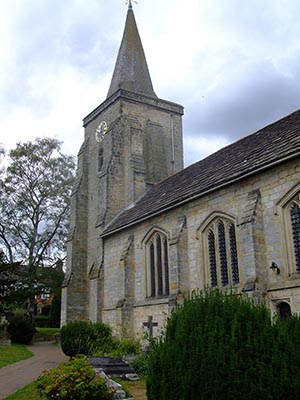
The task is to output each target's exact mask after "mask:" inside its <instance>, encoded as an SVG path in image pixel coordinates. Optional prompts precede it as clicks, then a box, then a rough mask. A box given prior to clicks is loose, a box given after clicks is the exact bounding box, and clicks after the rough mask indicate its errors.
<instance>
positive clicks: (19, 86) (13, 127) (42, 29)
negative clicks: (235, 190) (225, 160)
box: [0, 0, 300, 164]
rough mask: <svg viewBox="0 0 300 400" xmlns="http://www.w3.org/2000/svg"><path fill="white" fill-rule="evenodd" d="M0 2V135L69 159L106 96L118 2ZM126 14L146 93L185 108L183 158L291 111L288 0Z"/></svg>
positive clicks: (295, 52) (293, 42)
mask: <svg viewBox="0 0 300 400" xmlns="http://www.w3.org/2000/svg"><path fill="white" fill-rule="evenodd" d="M121 3H122V2H121ZM0 7H1V8H0V11H1V13H0V38H1V39H0V109H1V111H2V113H1V121H0V132H1V140H0V142H3V144H4V146H5V147H6V148H10V147H14V145H15V143H16V142H17V141H26V140H29V139H33V138H34V137H36V136H41V135H50V136H56V137H57V138H58V139H59V140H62V141H64V147H63V149H65V151H68V152H70V153H72V154H76V153H77V151H78V150H79V147H80V145H81V142H82V140H83V129H82V127H81V124H82V122H81V121H82V118H84V117H85V116H86V115H87V114H88V113H89V112H91V111H92V110H93V109H94V108H96V107H97V106H98V105H99V104H100V103H101V102H102V101H104V100H105V98H106V94H107V91H108V88H109V83H110V79H111V75H112V72H113V67H114V62H115V60H116V56H117V51H118V48H119V45H120V41H121V37H122V32H123V27H124V22H125V16H126V6H125V1H124V4H123V6H122V4H120V1H119V0H111V1H110V2H107V1H106V0H89V1H88V2H86V1H85V0H64V1H63V2H62V1H59V0H51V1H50V0H41V1H37V0H10V1H9V2H8V1H6V2H5V1H3V2H0ZM134 12H135V16H136V20H137V23H138V27H139V31H140V35H141V38H142V42H143V45H144V49H145V52H146V57H147V60H148V64H149V69H150V73H151V76H152V81H153V84H154V89H155V91H156V93H157V94H158V96H160V97H161V98H164V99H166V100H170V101H174V102H178V103H180V104H183V105H184V106H185V117H184V143H185V159H186V164H189V163H190V162H194V161H196V160H198V159H200V158H202V157H204V156H205V155H207V154H208V153H210V152H212V151H214V150H216V149H217V148H219V147H221V146H223V145H225V144H227V143H229V142H231V141H233V140H236V139H238V138H239V137H241V136H244V135H246V134H248V133H252V132H254V131H256V130H257V129H260V128H262V127H263V126H264V125H266V124H268V123H271V122H273V121H275V120H276V119H279V118H280V117H283V116H284V115H286V114H288V113H290V112H292V111H294V110H295V109H296V108H299V98H300V85H299V81H300V61H299V60H300V57H299V56H300V45H299V37H300V24H299V23H298V21H299V19H300V3H299V1H298V0H287V1H282V0H265V1H263V2H262V1H261V0H252V1H251V2H241V1H239V0H227V1H226V2H223V1H220V0H211V1H209V2H207V1H203V0H190V1H189V2H188V4H185V3H182V1H180V0H172V1H171V0H164V1H163V2H162V1H161V0H152V1H151V2H139V4H138V5H134Z"/></svg>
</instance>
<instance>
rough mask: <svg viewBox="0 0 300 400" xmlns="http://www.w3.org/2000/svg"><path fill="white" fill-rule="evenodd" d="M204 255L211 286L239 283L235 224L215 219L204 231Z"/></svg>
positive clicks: (222, 219)
mask: <svg viewBox="0 0 300 400" xmlns="http://www.w3.org/2000/svg"><path fill="white" fill-rule="evenodd" d="M203 235H204V248H203V250H204V254H205V259H206V264H207V265H206V270H207V271H208V273H207V276H208V277H209V282H207V283H208V284H209V285H210V286H221V287H225V286H228V285H231V286H232V285H236V284H238V283H239V280H240V278H239V265H238V254H237V243H236V233H235V226H234V223H233V222H231V221H229V220H227V219H225V218H216V219H214V220H213V221H212V222H211V223H210V224H209V225H208V226H207V227H206V228H205V230H204V231H203Z"/></svg>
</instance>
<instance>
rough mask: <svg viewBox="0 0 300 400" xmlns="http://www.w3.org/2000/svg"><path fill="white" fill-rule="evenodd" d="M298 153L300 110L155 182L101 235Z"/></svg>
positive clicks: (163, 210)
mask: <svg viewBox="0 0 300 400" xmlns="http://www.w3.org/2000/svg"><path fill="white" fill-rule="evenodd" d="M299 155H300V110H297V111H295V112H293V113H292V114H290V115H288V116H286V117H284V118H282V119H280V120H279V121H277V122H274V123H272V124H270V125H268V126H266V127H264V128H263V129H260V130H259V131H257V132H255V133H253V134H251V135H249V136H246V137H244V138H242V139H240V140H238V141H237V142H235V143H232V144H230V145H228V146H226V147H224V148H223V149H221V150H219V151H217V152H216V153H214V154H212V155H210V156H208V157H206V158H205V159H203V160H200V161H198V162H196V163H195V164H192V165H190V166H189V167H187V168H185V169H183V170H182V171H180V172H178V173H176V174H175V175H172V176H171V177H169V178H167V179H165V180H164V181H162V182H160V183H158V184H157V185H155V186H154V187H153V188H152V189H151V190H150V191H149V192H147V193H146V195H145V196H144V197H143V198H142V199H141V200H140V201H138V202H137V204H136V205H135V206H134V207H133V208H131V209H130V210H126V211H124V213H123V214H121V215H120V216H119V218H118V219H117V220H115V221H114V223H113V224H111V225H110V226H109V227H107V228H106V229H105V230H104V232H103V235H102V236H103V237H105V236H108V235H111V234H113V233H115V232H117V231H119V230H123V229H126V228H128V227H130V226H132V225H135V224H137V223H140V222H142V221H143V220H146V219H149V218H152V217H154V216H155V215H158V214H161V213H162V212H165V211H168V210H170V209H172V208H175V207H178V206H180V205H182V204H184V203H186V202H189V201H191V200H193V199H196V198H199V197H201V196H204V195H206V194H208V193H210V192H212V191H215V190H217V189H220V188H222V187H225V186H228V185H230V184H232V183H234V182H237V181H239V180H241V179H245V178H246V177H249V176H251V175H254V174H257V173H258V172H261V171H263V170H265V169H267V168H270V167H272V166H274V165H277V164H279V163H282V162H284V161H287V160H290V159H292V158H294V157H296V156H299Z"/></svg>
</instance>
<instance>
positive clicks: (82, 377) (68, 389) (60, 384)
mask: <svg viewBox="0 0 300 400" xmlns="http://www.w3.org/2000/svg"><path fill="white" fill-rule="evenodd" d="M36 385H37V389H38V390H39V391H40V393H41V394H42V395H44V396H45V397H46V398H47V399H51V400H52V399H60V400H70V399H72V400H111V399H112V398H113V393H112V391H111V390H110V389H109V388H108V387H107V385H106V381H105V379H104V378H102V377H101V376H97V377H95V374H94V371H93V369H92V367H91V366H90V364H89V362H88V359H87V357H85V356H77V357H75V358H74V359H72V360H70V361H67V362H65V363H63V364H62V365H60V366H59V367H58V368H56V369H52V370H50V371H46V372H44V373H43V374H42V375H41V376H40V377H39V378H38V380H37V384H36Z"/></svg>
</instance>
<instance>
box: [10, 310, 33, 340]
mask: <svg viewBox="0 0 300 400" xmlns="http://www.w3.org/2000/svg"><path fill="white" fill-rule="evenodd" d="M7 332H8V333H9V334H10V336H11V341H12V342H13V343H19V344H28V343H30V342H31V340H32V338H33V336H34V333H35V329H34V326H33V325H32V324H31V322H30V321H28V320H27V319H26V318H25V317H22V316H19V315H16V316H14V317H13V318H12V320H11V321H10V323H9V325H8V327H7Z"/></svg>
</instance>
